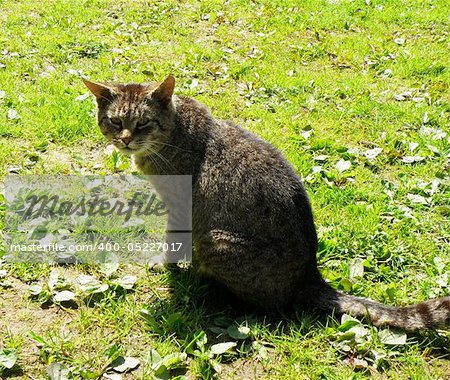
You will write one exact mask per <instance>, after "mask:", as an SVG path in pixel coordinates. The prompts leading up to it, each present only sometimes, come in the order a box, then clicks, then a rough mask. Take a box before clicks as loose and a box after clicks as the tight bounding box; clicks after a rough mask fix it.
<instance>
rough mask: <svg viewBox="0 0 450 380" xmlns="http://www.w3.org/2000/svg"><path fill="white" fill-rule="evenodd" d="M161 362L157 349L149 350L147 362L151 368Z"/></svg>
mask: <svg viewBox="0 0 450 380" xmlns="http://www.w3.org/2000/svg"><path fill="white" fill-rule="evenodd" d="M161 363H162V358H161V356H160V355H159V353H158V351H156V350H154V349H153V348H152V349H151V350H150V352H149V353H148V356H147V364H148V365H149V366H150V367H151V368H152V369H153V370H156V369H157V368H158V367H159V366H160V365H161Z"/></svg>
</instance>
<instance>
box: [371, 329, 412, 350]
mask: <svg viewBox="0 0 450 380" xmlns="http://www.w3.org/2000/svg"><path fill="white" fill-rule="evenodd" d="M378 336H379V337H380V341H381V343H384V344H387V345H390V346H401V345H405V344H406V337H407V336H406V333H405V332H404V331H401V330H394V329H386V330H381V331H380V332H379V333H378Z"/></svg>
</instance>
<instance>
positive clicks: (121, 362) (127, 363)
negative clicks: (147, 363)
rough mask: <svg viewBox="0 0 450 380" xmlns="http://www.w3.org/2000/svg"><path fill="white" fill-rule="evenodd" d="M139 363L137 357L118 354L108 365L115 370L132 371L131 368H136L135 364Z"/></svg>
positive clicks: (121, 371)
mask: <svg viewBox="0 0 450 380" xmlns="http://www.w3.org/2000/svg"><path fill="white" fill-rule="evenodd" d="M139 364H140V361H139V359H136V358H133V357H130V356H125V357H123V356H119V357H118V358H117V359H116V360H114V361H113V362H112V363H111V365H110V367H111V368H112V369H113V370H114V371H116V372H120V373H123V372H128V371H132V370H133V369H135V368H137V366H138V365H139Z"/></svg>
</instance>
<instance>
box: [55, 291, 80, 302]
mask: <svg viewBox="0 0 450 380" xmlns="http://www.w3.org/2000/svg"><path fill="white" fill-rule="evenodd" d="M73 299H75V293H73V292H71V291H69V290H63V291H62V292H56V293H55V295H54V296H53V302H56V303H59V302H68V301H72V300H73Z"/></svg>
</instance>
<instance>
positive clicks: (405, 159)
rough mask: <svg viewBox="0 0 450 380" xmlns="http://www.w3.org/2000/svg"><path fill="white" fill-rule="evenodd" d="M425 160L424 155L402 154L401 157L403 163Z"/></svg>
mask: <svg viewBox="0 0 450 380" xmlns="http://www.w3.org/2000/svg"><path fill="white" fill-rule="evenodd" d="M423 160H425V157H422V156H404V157H402V162H404V163H405V164H413V163H414V162H420V161H423Z"/></svg>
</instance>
